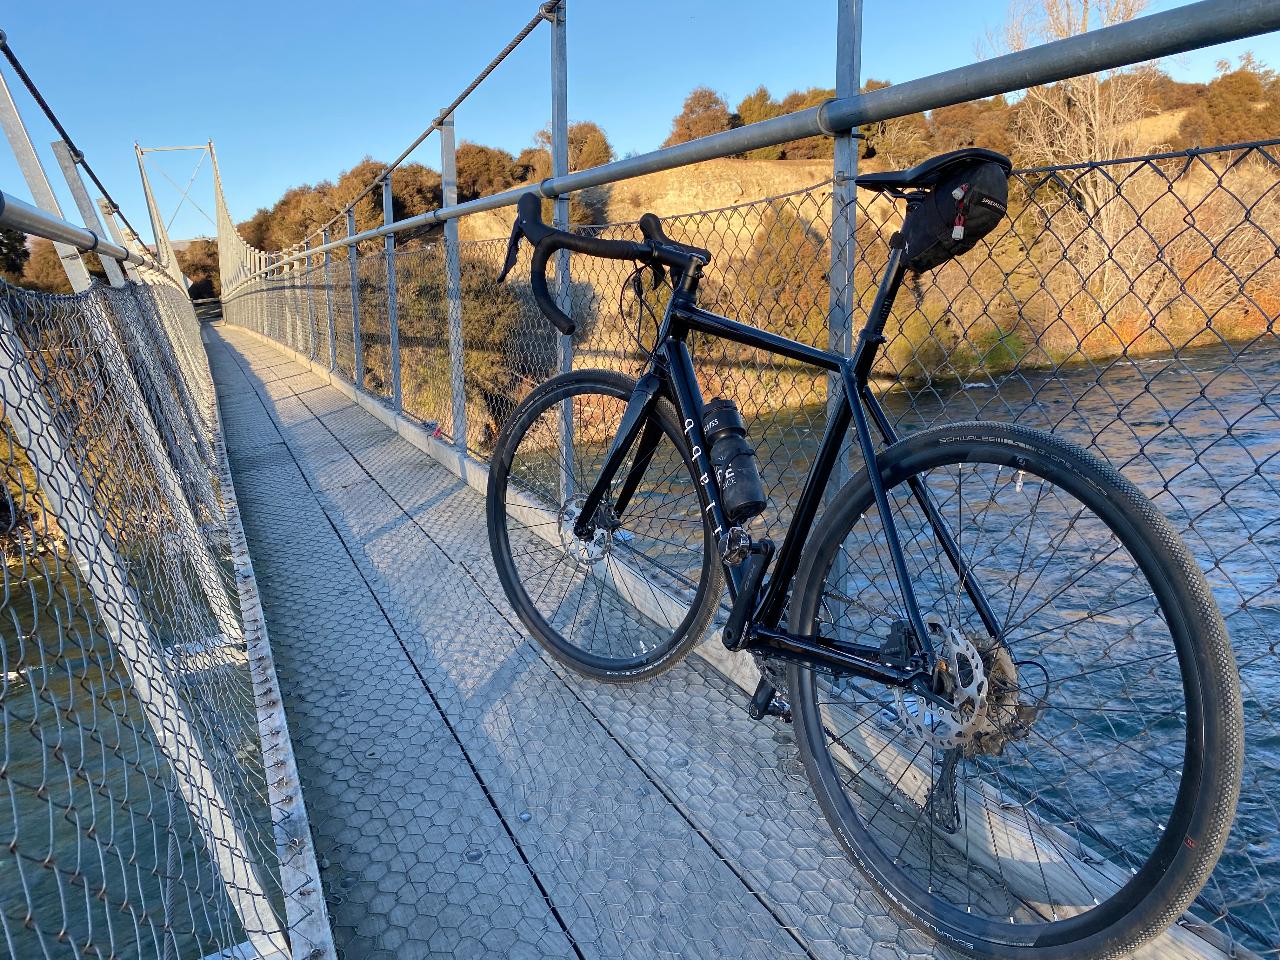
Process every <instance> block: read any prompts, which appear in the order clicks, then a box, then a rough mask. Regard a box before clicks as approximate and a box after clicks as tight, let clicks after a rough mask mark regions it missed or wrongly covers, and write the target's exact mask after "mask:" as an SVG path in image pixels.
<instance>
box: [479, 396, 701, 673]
mask: <svg viewBox="0 0 1280 960" xmlns="http://www.w3.org/2000/svg"><path fill="white" fill-rule="evenodd" d="M634 389H635V381H634V380H632V379H631V378H630V377H626V376H623V375H621V374H618V373H612V372H609V371H603V370H579V371H575V372H573V373H568V374H564V375H562V376H559V377H555V378H553V379H552V380H549V381H547V382H546V383H545V384H543V385H542V386H540V387H539V388H538V389H536V390H534V391H533V393H531V394H530V395H529V397H528V398H527V399H526V400H525V401H524V402H523V403H522V404H521V405H520V407H519V408H517V410H516V411H515V412H514V413H513V414H512V416H511V419H510V421H508V423H507V426H506V427H505V428H504V430H503V433H502V436H501V437H500V438H499V441H498V447H497V450H496V451H495V452H494V456H493V463H492V466H491V467H490V473H489V487H488V497H487V500H488V504H487V506H488V523H489V541H490V545H491V547H492V550H493V560H494V565H495V567H496V568H497V572H498V578H499V580H501V582H502V586H503V589H504V590H505V591H506V595H507V598H508V600H510V601H511V605H512V607H513V608H514V609H515V612H516V614H517V615H518V616H519V617H520V620H521V621H522V622H523V623H524V625H525V626H526V627H527V628H528V629H529V632H530V633H532V634H533V636H534V638H535V639H537V640H538V641H539V642H540V643H541V644H542V646H543V647H544V648H545V649H546V650H547V651H548V652H549V653H551V654H552V656H554V657H556V659H558V660H560V661H561V662H562V663H564V664H566V665H567V666H569V667H572V668H573V669H574V670H576V671H578V672H579V673H582V674H585V675H587V676H590V677H594V678H595V679H598V680H606V681H612V682H624V681H631V680H640V679H644V678H646V677H651V676H653V675H655V674H657V673H660V672H662V671H663V670H666V669H668V668H670V667H671V666H673V665H674V664H675V663H676V662H678V661H679V660H680V658H681V657H683V656H684V655H685V653H687V652H688V650H689V649H690V647H692V646H693V644H694V643H696V642H697V641H698V640H699V639H700V638H701V637H702V634H703V633H704V632H705V630H706V627H707V623H708V622H709V621H710V619H711V615H712V613H713V611H714V610H715V608H716V606H717V604H718V602H719V599H720V592H721V589H722V584H723V574H722V572H721V569H720V563H719V561H718V559H717V557H716V551H715V541H714V538H713V537H712V533H711V530H710V528H709V527H708V526H707V524H706V523H705V522H704V520H703V518H702V510H701V505H700V502H699V499H698V488H697V485H696V480H695V472H694V468H693V463H692V461H691V460H690V458H689V451H688V448H687V445H686V444H685V441H684V435H683V433H682V432H681V430H680V426H679V421H678V419H677V417H676V414H675V410H674V409H673V408H672V407H671V405H670V403H668V402H667V401H666V400H662V401H660V402H659V403H658V405H657V407H656V408H655V410H654V412H653V414H652V416H651V420H650V422H649V424H647V425H646V427H645V428H644V431H645V432H647V433H648V434H649V439H650V440H651V441H652V446H651V447H650V455H649V458H648V460H647V462H646V463H644V464H643V470H642V471H640V475H639V482H638V484H637V485H636V487H635V489H634V492H632V493H631V495H630V497H629V499H628V500H627V503H626V504H625V506H624V507H623V508H622V509H621V510H618V509H616V508H617V505H618V500H619V494H620V491H621V488H622V486H623V484H624V482H625V479H626V478H627V477H628V475H629V473H630V472H631V470H632V466H633V464H634V463H635V461H636V456H637V453H636V449H633V450H632V451H631V452H630V453H629V454H628V456H627V459H626V462H625V463H624V464H623V465H622V468H621V469H620V470H619V471H618V472H617V473H616V474H615V476H614V478H613V482H612V484H611V488H610V491H609V493H608V495H607V496H606V497H605V502H604V503H603V504H602V505H601V508H600V512H599V514H598V517H599V519H600V522H599V523H598V524H597V526H596V530H595V532H594V534H593V536H592V537H590V538H589V539H585V540H584V539H582V538H580V537H578V536H577V535H576V534H575V533H574V529H573V527H574V521H575V520H576V519H577V517H578V514H579V513H580V512H581V507H582V504H583V501H584V500H585V499H586V496H587V494H588V493H589V492H590V491H591V489H592V487H593V486H594V485H595V483H596V480H597V479H598V478H599V476H600V471H601V468H602V467H603V464H604V460H605V456H606V454H607V453H608V451H609V448H610V446H611V445H612V443H613V440H614V437H615V436H616V435H617V432H618V428H619V425H620V424H621V421H622V414H623V411H624V410H625V409H626V406H627V401H628V399H629V398H630V397H631V393H632V391H633V390H634ZM639 446H640V443H637V444H636V448H637V449H638V448H639Z"/></svg>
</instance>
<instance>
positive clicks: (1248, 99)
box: [1178, 54, 1280, 148]
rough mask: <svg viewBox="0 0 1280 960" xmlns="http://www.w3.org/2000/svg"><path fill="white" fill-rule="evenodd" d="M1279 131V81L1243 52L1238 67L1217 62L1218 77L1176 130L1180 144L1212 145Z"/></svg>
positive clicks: (1244, 139)
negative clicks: (1233, 67)
mask: <svg viewBox="0 0 1280 960" xmlns="http://www.w3.org/2000/svg"><path fill="white" fill-rule="evenodd" d="M1277 130H1280V80H1278V79H1277V77H1276V75H1275V73H1273V72H1272V71H1270V70H1268V69H1266V67H1264V66H1262V64H1260V63H1258V62H1257V61H1256V60H1254V59H1253V57H1252V56H1250V55H1248V54H1246V55H1245V56H1244V57H1241V58H1240V62H1239V66H1237V67H1236V69H1234V70H1232V69H1231V64H1230V63H1229V62H1228V61H1225V60H1224V61H1221V62H1219V63H1218V76H1217V78H1215V79H1214V80H1212V81H1211V82H1210V83H1209V84H1208V85H1207V86H1206V87H1205V89H1204V92H1203V94H1202V96H1201V97H1200V98H1199V99H1198V101H1197V102H1196V105H1195V106H1193V107H1192V108H1191V109H1190V110H1189V111H1188V112H1187V115H1186V116H1185V117H1183V120H1182V125H1181V127H1180V128H1179V130H1178V146H1180V147H1184V148H1185V147H1213V146H1220V145H1222V144H1227V143H1241V142H1244V141H1246V140H1258V139H1261V138H1263V137H1270V136H1274V135H1275V132H1276V131H1277Z"/></svg>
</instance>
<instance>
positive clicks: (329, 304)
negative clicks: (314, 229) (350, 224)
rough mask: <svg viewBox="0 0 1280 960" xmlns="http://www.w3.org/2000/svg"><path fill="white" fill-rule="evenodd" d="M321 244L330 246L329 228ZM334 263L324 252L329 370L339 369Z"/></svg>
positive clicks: (326, 228)
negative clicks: (334, 318) (334, 324)
mask: <svg viewBox="0 0 1280 960" xmlns="http://www.w3.org/2000/svg"><path fill="white" fill-rule="evenodd" d="M320 243H321V245H322V246H326V247H327V246H328V245H329V228H328V227H325V228H324V229H323V230H321V231H320ZM332 263H333V258H332V257H331V256H330V255H329V251H328V250H326V251H325V252H324V299H325V308H326V310H327V312H328V315H329V369H330V370H337V369H338V342H337V340H336V339H335V338H334V335H333V334H334V330H333V278H332V276H331V275H330V273H329V268H330V266H331V265H332Z"/></svg>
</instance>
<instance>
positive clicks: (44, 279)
mask: <svg viewBox="0 0 1280 960" xmlns="http://www.w3.org/2000/svg"><path fill="white" fill-rule="evenodd" d="M30 250H31V254H30V256H29V257H28V258H27V262H26V265H25V266H24V267H23V269H22V278H21V280H20V281H19V283H20V285H21V286H23V287H26V288H28V289H29V290H43V291H44V292H45V293H70V292H71V283H70V282H69V281H68V280H67V272H66V270H64V269H63V267H62V261H61V260H60V259H59V258H58V251H57V250H55V249H54V248H53V243H52V242H51V241H49V240H42V239H40V238H38V237H33V238H32V240H31V247H30Z"/></svg>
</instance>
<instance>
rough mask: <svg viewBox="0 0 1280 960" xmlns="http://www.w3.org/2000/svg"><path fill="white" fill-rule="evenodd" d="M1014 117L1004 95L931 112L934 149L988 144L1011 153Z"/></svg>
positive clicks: (953, 148) (930, 119)
mask: <svg viewBox="0 0 1280 960" xmlns="http://www.w3.org/2000/svg"><path fill="white" fill-rule="evenodd" d="M1011 122H1012V117H1011V114H1010V111H1009V104H1008V102H1007V101H1006V100H1005V98H1004V97H992V98H991V99H990V100H971V101H969V102H968V103H957V104H955V105H953V106H950V107H939V108H938V109H937V110H933V111H931V112H930V113H929V128H930V140H931V143H932V145H931V149H932V150H934V151H936V152H937V153H946V152H947V151H948V150H960V149H962V148H964V147H986V148H987V149H988V150H998V151H999V152H1000V153H1003V154H1006V155H1007V154H1008V153H1009V152H1010V151H1011V150H1012V149H1013V138H1012V136H1011V134H1010V130H1009V126H1010V123H1011Z"/></svg>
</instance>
